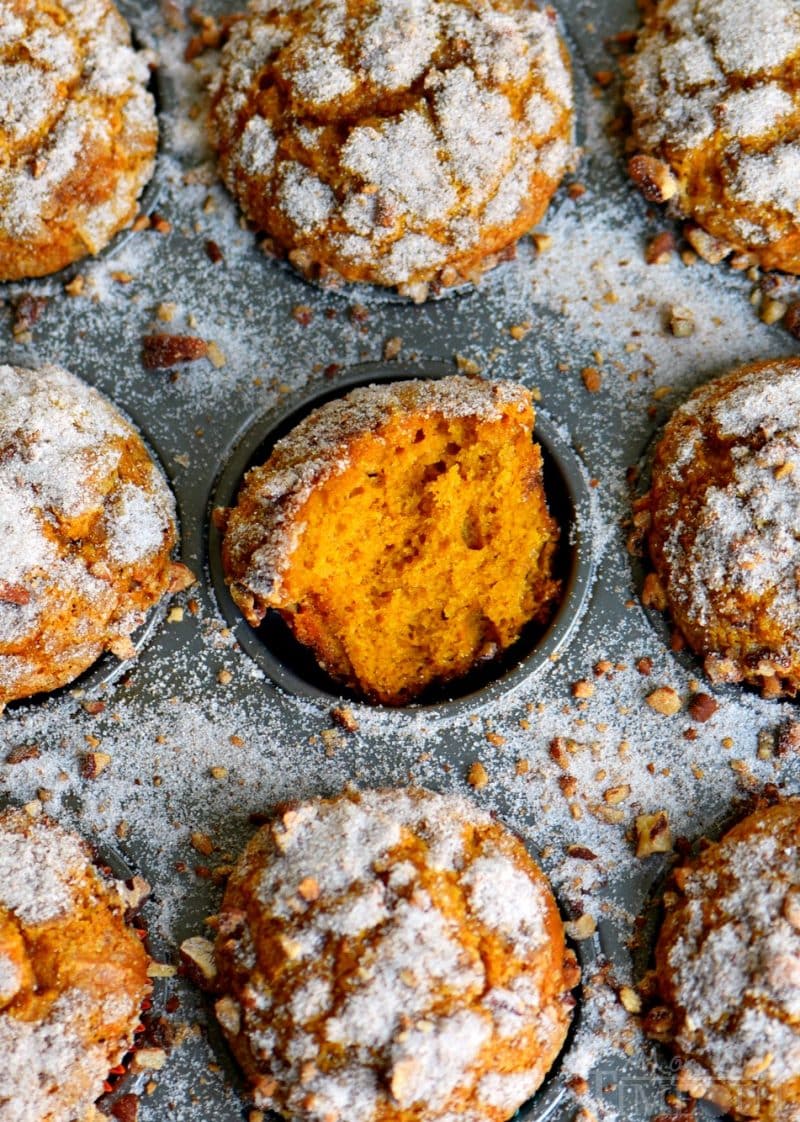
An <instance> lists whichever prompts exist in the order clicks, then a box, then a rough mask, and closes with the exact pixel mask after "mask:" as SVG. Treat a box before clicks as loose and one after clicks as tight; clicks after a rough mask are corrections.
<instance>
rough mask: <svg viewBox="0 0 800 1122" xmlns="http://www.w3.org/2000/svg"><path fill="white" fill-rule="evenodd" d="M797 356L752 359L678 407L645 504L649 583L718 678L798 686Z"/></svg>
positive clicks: (768, 688) (789, 690) (786, 690)
mask: <svg viewBox="0 0 800 1122" xmlns="http://www.w3.org/2000/svg"><path fill="white" fill-rule="evenodd" d="M798 405H800V360H797V359H783V360H776V361H774V362H763V363H755V364H754V365H751V366H746V367H743V368H742V369H740V370H737V371H734V372H732V373H731V374H728V375H726V376H725V377H723V378H718V379H716V380H715V381H712V382H709V383H708V384H706V385H704V386H701V387H700V388H699V389H698V390H696V391H695V392H694V394H692V396H691V397H690V398H689V400H688V401H687V402H686V404H685V405H683V406H681V407H680V408H679V409H677V410H676V412H675V413H674V414H673V416H672V418H671V419H670V420H669V422H668V423H667V425H666V427H665V429H664V434H663V436H662V438H661V440H660V442H659V444H658V446H657V449H656V453H655V459H654V464H653V475H652V484H651V490H650V493H649V495H648V496H647V497H646V498H645V500H644V501H643V506H644V509H645V511H646V512H648V513H649V517H650V520H651V524H650V529H649V533H648V538H647V542H648V548H649V553H650V558H651V560H652V563H653V567H654V570H655V578H656V582H657V583H656V585H655V587H654V586H653V583H652V578H651V580H650V582H648V584H646V586H645V591H646V593H647V594H648V595H649V597H650V598H651V599H653V600H655V601H656V603H658V602H659V601H662V603H663V605H664V606H667V607H668V608H669V612H670V615H671V617H672V619H673V621H674V622H675V624H676V625H677V627H678V628H679V630H680V632H681V633H682V635H683V636H684V638H685V639H686V640H687V642H688V644H689V646H690V647H691V648H692V649H693V650H694V651H696V652H697V653H698V654H700V655H702V656H703V658H704V660H705V661H704V664H705V669H706V672H707V673H708V675H709V676H710V677H711V678H712V680H714V681H745V682H748V683H750V684H752V685H756V686H758V687H760V688H761V689H762V691H763V692H764V693H765V694H767V695H769V696H777V695H779V694H787V695H789V696H794V695H795V694H796V693H797V692H798V689H800V653H799V652H800V589H799V588H798V576H797V574H798V572H800V544H799V541H798V538H800V534H798V531H799V530H800V524H798V518H799V517H800V514H799V512H800V428H798V424H797V417H798V411H797V410H798Z"/></svg>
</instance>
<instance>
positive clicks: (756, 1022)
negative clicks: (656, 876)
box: [656, 799, 800, 1122]
mask: <svg viewBox="0 0 800 1122" xmlns="http://www.w3.org/2000/svg"><path fill="white" fill-rule="evenodd" d="M673 882H674V883H673V885H672V886H671V887H672V890H671V891H669V892H668V893H667V895H666V898H665V908H666V914H665V918H664V925H663V927H662V929H661V933H660V935H659V938H658V945H657V949H656V975H657V981H658V986H659V989H660V992H661V997H662V998H663V1000H664V1001H665V1002H666V1006H667V1009H668V1010H669V1011H670V1016H671V1029H670V1030H669V1031H670V1033H671V1035H672V1036H673V1038H674V1045H675V1048H676V1049H677V1051H678V1052H679V1054H680V1056H681V1057H682V1059H683V1060H684V1064H683V1066H682V1067H681V1068H680V1071H679V1074H678V1087H679V1088H680V1090H682V1091H685V1092H687V1093H688V1094H690V1095H691V1096H693V1097H694V1098H704V1099H710V1100H711V1101H712V1102H714V1103H716V1104H717V1106H719V1107H720V1108H721V1109H722V1110H723V1111H725V1112H726V1113H728V1114H730V1115H732V1116H733V1117H734V1118H737V1119H758V1120H759V1122H797V1119H798V1118H800V800H797V799H792V800H787V801H786V802H783V803H779V804H778V805H776V806H772V807H769V808H762V809H760V810H758V811H756V812H755V813H754V814H751V815H750V816H749V817H748V818H745V819H744V820H743V821H742V822H740V823H739V824H738V825H737V826H735V827H734V828H733V829H732V830H731V831H730V832H729V833H727V834H726V835H725V837H724V838H723V839H722V840H721V841H720V842H717V843H716V844H714V845H710V846H708V848H707V849H705V850H704V851H703V853H702V854H701V855H700V857H699V858H697V859H696V860H695V861H692V862H690V863H689V864H687V865H683V866H681V867H680V868H679V869H677V870H676V871H675V873H674V874H673Z"/></svg>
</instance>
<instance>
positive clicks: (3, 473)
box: [0, 366, 182, 706]
mask: <svg viewBox="0 0 800 1122" xmlns="http://www.w3.org/2000/svg"><path fill="white" fill-rule="evenodd" d="M0 534H1V535H2V538H3V541H4V542H5V543H6V546H7V548H5V549H4V550H3V553H2V556H0V706H2V705H3V704H4V703H6V702H9V701H12V700H14V699H16V698H21V697H28V696H30V695H31V694H33V693H37V692H38V691H40V690H50V689H55V688H57V687H58V686H61V685H64V684H65V683H66V682H69V681H72V680H73V679H74V678H75V677H76V676H77V675H78V674H80V673H81V672H82V671H83V670H85V669H86V668H87V667H88V666H90V665H91V664H92V663H93V662H94V661H95V660H96V659H97V658H98V657H99V656H100V655H101V654H102V653H103V651H106V650H111V651H113V652H114V653H115V654H117V655H118V656H119V657H120V658H127V657H130V656H131V655H132V654H133V653H134V649H133V646H132V644H131V640H130V638H129V636H130V634H131V632H132V631H133V630H134V629H135V628H136V627H138V626H139V625H140V624H141V622H142V621H143V619H144V614H145V613H146V612H147V611H148V610H149V609H150V608H151V607H152V606H153V605H154V604H156V603H157V602H158V600H159V599H160V598H161V597H162V596H163V595H164V594H165V593H166V592H167V591H169V590H170V589H171V587H172V586H173V582H174V581H176V580H178V579H180V577H181V575H182V572H181V571H182V566H177V565H176V564H175V563H174V562H173V561H172V557H171V555H172V550H173V547H174V545H175V541H176V535H177V532H176V526H175V518H174V502H173V499H172V496H171V494H170V492H169V488H168V487H167V484H166V482H165V480H164V478H163V476H162V474H161V472H160V471H159V469H158V468H157V467H156V466H155V464H154V463H153V461H152V459H151V458H150V455H149V453H148V452H147V449H146V448H145V446H144V444H143V443H142V439H141V437H140V436H139V435H138V433H136V432H135V430H134V429H133V428H132V426H131V425H130V424H129V423H128V422H127V421H126V420H125V419H124V418H123V417H122V416H121V414H119V413H118V412H117V410H116V409H115V408H114V407H113V406H112V405H111V403H110V402H109V401H107V400H106V399H105V398H104V397H102V396H101V395H100V394H99V393H98V392H97V391H96V390H94V389H92V388H91V387H89V386H87V385H86V384H85V383H83V382H81V381H80V380H79V379H77V378H75V377H74V376H73V375H72V374H69V373H67V372H66V371H65V370H62V369H60V368H59V367H54V366H49V367H42V368H41V369H40V370H38V371H30V370H22V369H19V368H17V367H10V366H0Z"/></svg>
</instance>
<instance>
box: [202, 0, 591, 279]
mask: <svg viewBox="0 0 800 1122" xmlns="http://www.w3.org/2000/svg"><path fill="white" fill-rule="evenodd" d="M211 130H212V138H213V140H214V143H215V144H216V147H217V148H218V151H219V160H220V169H221V173H222V176H223V178H224V180H225V183H226V184H227V186H228V188H229V190H230V191H231V193H232V194H233V195H234V197H235V198H236V199H237V201H238V202H239V205H240V206H241V208H242V210H243V212H244V214H245V215H246V217H247V218H248V219H249V220H250V221H251V222H252V223H253V224H254V225H255V226H256V227H258V228H259V229H261V230H264V231H266V232H267V234H268V235H269V236H270V238H271V240H272V248H273V249H274V250H275V251H276V252H278V253H280V254H286V255H288V257H289V260H290V261H291V262H292V263H293V264H294V265H295V266H296V267H297V268H298V269H300V270H302V272H304V273H305V274H307V275H308V276H310V277H314V278H318V279H321V280H323V281H329V282H331V281H332V282H335V281H337V280H346V281H368V282H370V283H373V284H380V285H389V286H396V287H397V288H398V289H399V290H400V291H401V292H404V293H406V294H408V295H411V296H413V297H414V298H415V299H417V300H421V299H424V298H425V296H426V295H427V292H428V288H429V286H430V285H431V284H434V285H436V286H438V285H452V284H456V283H458V282H460V281H463V280H465V279H469V280H474V279H476V278H477V277H478V276H479V275H480V273H482V272H483V271H484V270H486V269H487V268H490V267H491V266H492V265H494V264H496V262H497V260H498V255H499V254H501V253H502V252H503V251H504V250H506V249H507V248H508V247H510V246H513V244H514V243H515V242H516V241H517V239H518V238H520V237H521V236H522V234H524V233H526V232H527V231H528V230H530V228H531V227H532V226H534V225H535V224H536V223H537V222H539V220H540V219H541V217H542V215H543V214H544V212H545V210H546V208H547V205H548V202H549V201H550V198H551V196H552V195H553V192H554V191H555V189H556V187H557V186H558V183H559V181H560V180H561V178H562V176H563V174H564V172H565V170H566V169H567V167H568V165H569V164H570V162H571V160H572V158H573V153H572V148H571V143H570V140H571V135H572V90H571V79H570V73H569V62H568V57H567V53H566V49H565V47H564V45H563V43H562V42H561V40H560V38H559V36H558V31H557V29H556V23H555V16H554V13H553V11H552V9H546V10H544V11H539V10H538V9H537V8H536V7H535V5H534V4H533V3H532V2H531V0H401V2H398V0H349V2H347V3H345V0H326V2H325V3H321V4H308V3H304V2H303V0H292V2H290V3H285V4H281V5H275V4H270V3H265V2H263V0H254V2H252V3H251V4H250V7H249V11H248V14H247V15H246V16H244V17H243V18H242V19H241V21H240V22H238V23H236V24H234V26H233V28H232V30H231V34H230V39H229V41H228V43H227V44H226V46H225V48H224V50H223V54H222V66H221V72H220V75H219V78H218V81H217V85H216V90H215V95H214V100H213V106H212V113H211Z"/></svg>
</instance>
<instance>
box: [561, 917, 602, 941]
mask: <svg viewBox="0 0 800 1122" xmlns="http://www.w3.org/2000/svg"><path fill="white" fill-rule="evenodd" d="M564 930H565V931H566V933H567V938H569V939H574V940H575V941H576V942H581V941H582V940H583V939H591V937H592V936H593V935H594V933H595V931H597V923H596V922H595V919H594V916H591V915H589V913H588V912H584V914H583V915H582V916H579V917H578V919H572V920H568V922H567V923H565V924H564Z"/></svg>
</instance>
